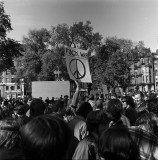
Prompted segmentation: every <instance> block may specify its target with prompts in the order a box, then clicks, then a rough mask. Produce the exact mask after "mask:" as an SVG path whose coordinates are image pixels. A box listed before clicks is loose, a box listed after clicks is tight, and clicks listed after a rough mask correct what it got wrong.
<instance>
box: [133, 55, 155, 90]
mask: <svg viewBox="0 0 158 160" xmlns="http://www.w3.org/2000/svg"><path fill="white" fill-rule="evenodd" d="M131 75H132V79H131V86H133V89H134V88H135V87H136V86H138V88H139V90H140V91H143V92H149V91H153V90H155V76H154V58H153V57H143V58H140V59H139V60H138V61H135V62H134V63H133V64H132V65H131Z"/></svg>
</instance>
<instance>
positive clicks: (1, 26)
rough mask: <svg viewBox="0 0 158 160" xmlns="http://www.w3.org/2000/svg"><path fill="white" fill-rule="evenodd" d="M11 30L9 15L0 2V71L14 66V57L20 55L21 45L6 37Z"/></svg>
mask: <svg viewBox="0 0 158 160" xmlns="http://www.w3.org/2000/svg"><path fill="white" fill-rule="evenodd" d="M11 30H12V27H11V21H10V16H9V15H7V14H6V13H5V10H4V3H3V2H2V1H1V2H0V72H2V71H4V70H6V69H9V68H11V67H13V66H14V61H13V60H14V58H15V57H18V56H20V55H21V51H22V45H21V44H20V43H19V42H17V41H16V40H14V39H10V38H7V33H8V32H10V31H11Z"/></svg>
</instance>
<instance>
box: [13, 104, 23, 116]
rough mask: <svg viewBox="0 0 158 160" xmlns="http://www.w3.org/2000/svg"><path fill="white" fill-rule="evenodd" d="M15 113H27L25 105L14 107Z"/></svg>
mask: <svg viewBox="0 0 158 160" xmlns="http://www.w3.org/2000/svg"><path fill="white" fill-rule="evenodd" d="M14 112H15V114H18V115H20V116H22V115H24V114H25V109H24V105H19V106H17V107H16V108H15V109H14Z"/></svg>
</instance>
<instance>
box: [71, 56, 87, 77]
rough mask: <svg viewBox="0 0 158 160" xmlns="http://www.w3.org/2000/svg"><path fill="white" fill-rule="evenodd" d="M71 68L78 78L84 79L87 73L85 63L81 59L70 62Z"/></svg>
mask: <svg viewBox="0 0 158 160" xmlns="http://www.w3.org/2000/svg"><path fill="white" fill-rule="evenodd" d="M69 68H70V72H71V73H72V75H73V76H74V77H75V78H76V79H82V78H83V77H84V76H85V75H86V68H85V65H84V63H83V62H82V61H81V60H79V59H72V60H71V61H70V63H69Z"/></svg>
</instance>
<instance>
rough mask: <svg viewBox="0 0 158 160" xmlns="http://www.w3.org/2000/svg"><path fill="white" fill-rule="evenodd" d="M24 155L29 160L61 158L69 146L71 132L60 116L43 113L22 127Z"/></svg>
mask: <svg viewBox="0 0 158 160" xmlns="http://www.w3.org/2000/svg"><path fill="white" fill-rule="evenodd" d="M20 134H21V142H22V148H23V152H24V155H25V157H26V159H28V160H50V159H53V160H61V159H62V158H63V156H64V155H65V154H66V151H67V148H68V146H69V142H70V138H71V132H70V129H69V128H68V126H67V124H66V123H65V122H64V121H63V120H62V119H60V118H58V117H56V116H51V115H43V116H39V117H36V118H33V119H32V120H31V121H30V122H28V123H27V124H26V125H25V126H23V127H22V128H21V129H20Z"/></svg>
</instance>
